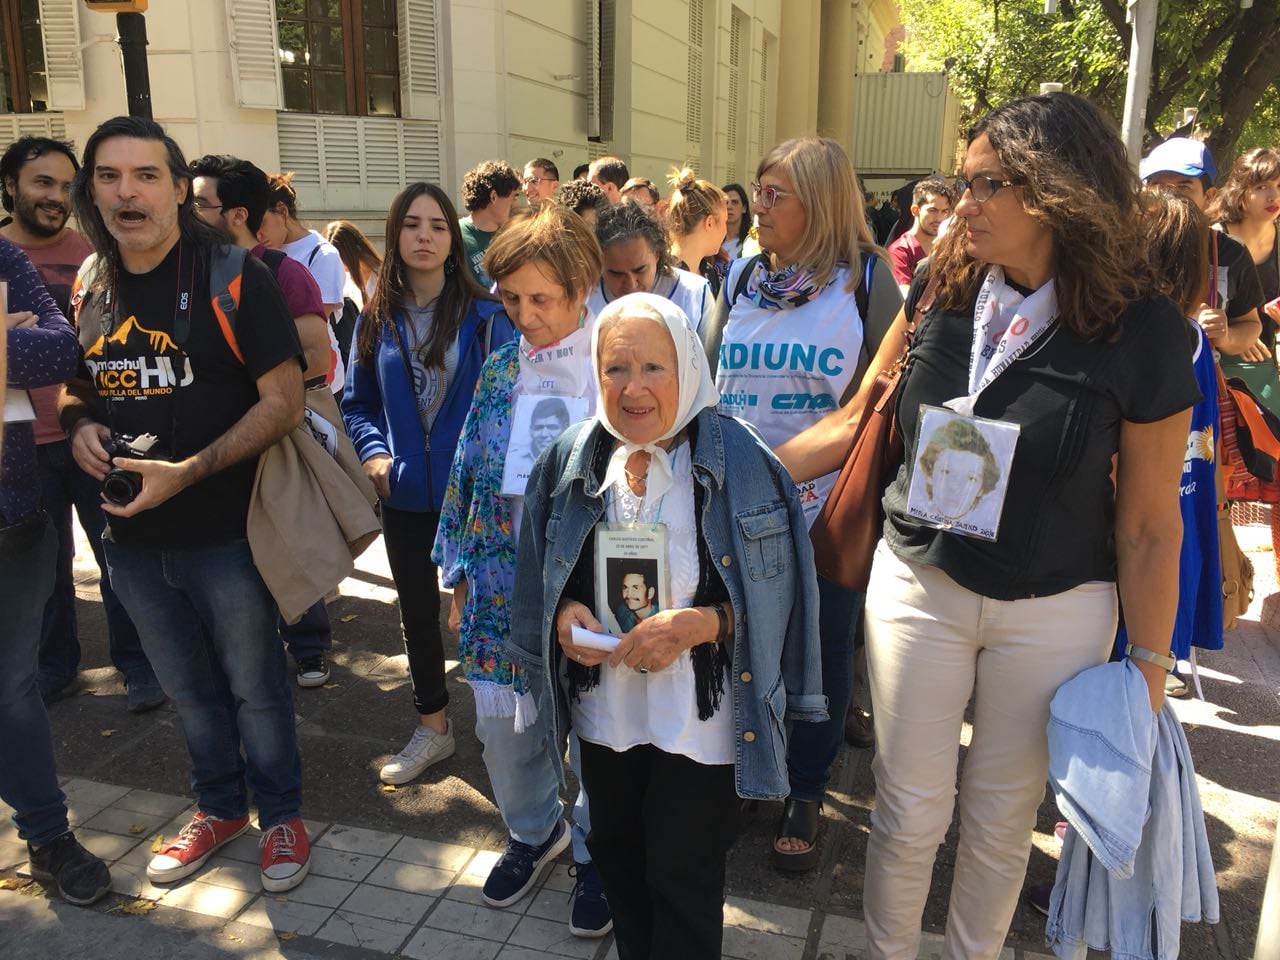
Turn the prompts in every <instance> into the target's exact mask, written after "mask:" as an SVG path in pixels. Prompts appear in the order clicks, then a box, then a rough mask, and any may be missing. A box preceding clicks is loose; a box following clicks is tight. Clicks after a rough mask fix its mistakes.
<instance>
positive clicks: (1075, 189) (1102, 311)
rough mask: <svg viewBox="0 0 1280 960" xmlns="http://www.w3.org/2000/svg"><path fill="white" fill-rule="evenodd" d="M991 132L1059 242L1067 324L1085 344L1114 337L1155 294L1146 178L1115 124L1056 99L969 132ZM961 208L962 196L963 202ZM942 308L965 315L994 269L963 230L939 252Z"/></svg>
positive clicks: (1057, 275)
mask: <svg viewBox="0 0 1280 960" xmlns="http://www.w3.org/2000/svg"><path fill="white" fill-rule="evenodd" d="M983 134H986V136H987V139H988V140H990V141H991V148H992V149H993V150H994V151H995V152H996V155H997V156H998V157H999V158H1000V164H1001V166H1003V167H1004V170H1005V175H1006V177H1007V178H1008V179H1010V180H1015V181H1017V182H1018V183H1019V184H1020V189H1021V191H1022V205H1023V207H1024V208H1025V209H1026V211H1027V213H1029V214H1030V215H1031V216H1032V218H1034V219H1035V220H1036V221H1037V222H1038V223H1040V224H1041V225H1042V226H1044V227H1046V228H1047V229H1048V230H1049V232H1050V233H1051V235H1052V237H1053V279H1054V282H1055V284H1056V287H1057V295H1058V308H1059V317H1060V319H1061V322H1062V324H1063V326H1065V327H1066V328H1067V329H1068V330H1070V331H1071V332H1072V333H1074V334H1076V335H1077V336H1079V337H1081V338H1083V339H1085V340H1099V339H1107V338H1109V337H1112V336H1114V335H1115V333H1116V331H1117V324H1118V323H1119V319H1120V314H1121V312H1122V311H1123V310H1124V309H1125V307H1126V306H1127V305H1128V304H1129V302H1130V301H1132V300H1133V299H1135V297H1137V296H1139V295H1141V294H1143V293H1146V292H1149V291H1150V290H1151V281H1150V274H1149V271H1148V268H1147V265H1146V261H1145V258H1144V257H1143V255H1142V247H1141V240H1140V230H1141V219H1140V208H1139V203H1138V178H1137V176H1136V175H1135V174H1134V172H1133V170H1132V168H1131V167H1130V166H1129V161H1128V158H1127V157H1126V155H1125V149H1124V145H1123V144H1122V143H1121V142H1120V137H1119V136H1118V135H1117V134H1116V131H1115V128H1114V126H1113V125H1112V122H1111V120H1109V119H1108V117H1107V116H1106V114H1104V113H1103V112H1102V111H1101V110H1100V109H1098V108H1097V107H1095V106H1094V105H1093V104H1091V103H1090V102H1089V101H1088V100H1085V99H1084V98H1083V97H1077V96H1075V95H1074V94H1070V93H1050V94H1042V95H1040V96H1035V97H1021V98H1019V99H1017V100H1011V101H1009V102H1008V103H1006V104H1003V105H1001V106H999V107H997V108H996V109H994V110H992V111H991V112H990V113H988V114H987V115H986V116H985V117H983V118H982V119H981V120H979V121H978V123H977V124H976V125H975V126H974V127H973V128H972V129H971V130H970V131H969V143H973V141H974V140H976V139H978V137H980V136H982V135H983ZM956 202H957V203H959V202H960V198H959V197H957V198H956ZM930 264H931V266H930V272H931V273H934V274H936V275H937V276H938V280H939V283H938V296H937V304H938V306H940V307H942V308H944V309H952V310H960V309H965V308H966V307H968V306H969V305H970V304H972V303H973V300H974V297H976V296H977V292H978V287H979V286H980V285H981V284H982V280H983V278H984V277H985V276H986V273H987V268H988V267H989V266H991V265H990V264H988V263H983V262H982V261H980V260H975V259H974V258H972V257H970V256H969V254H968V252H967V251H966V250H965V231H964V229H963V227H961V226H958V225H957V227H956V228H955V229H951V230H948V231H947V232H946V234H944V235H943V236H942V237H941V238H940V239H939V240H938V242H937V243H936V244H935V245H934V248H933V256H932V257H931V258H930Z"/></svg>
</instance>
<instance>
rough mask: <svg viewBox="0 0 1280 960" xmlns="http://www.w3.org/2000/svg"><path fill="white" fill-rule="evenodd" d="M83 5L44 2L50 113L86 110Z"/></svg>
mask: <svg viewBox="0 0 1280 960" xmlns="http://www.w3.org/2000/svg"><path fill="white" fill-rule="evenodd" d="M79 6H80V4H79V3H78V2H77V0H40V33H41V37H42V39H43V41H44V63H45V70H46V71H47V73H48V83H49V100H48V103H49V109H50V110H83V109H84V64H83V62H82V61H81V59H80V11H79V9H78V8H79Z"/></svg>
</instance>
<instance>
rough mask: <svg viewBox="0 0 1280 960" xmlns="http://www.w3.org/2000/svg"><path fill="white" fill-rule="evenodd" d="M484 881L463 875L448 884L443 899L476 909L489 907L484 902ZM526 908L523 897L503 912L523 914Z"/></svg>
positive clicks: (527, 903) (480, 878) (527, 899)
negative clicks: (467, 904) (475, 907)
mask: <svg viewBox="0 0 1280 960" xmlns="http://www.w3.org/2000/svg"><path fill="white" fill-rule="evenodd" d="M484 881H485V878H484V877H477V876H473V875H471V874H469V873H464V874H462V876H460V877H458V879H457V880H455V881H453V883H452V884H450V886H449V889H447V890H445V892H444V895H445V898H446V899H448V900H453V901H456V902H458V903H469V904H472V905H473V906H477V907H488V906H489V905H488V904H487V903H485V902H484ZM528 906H529V898H528V897H525V898H524V899H523V900H521V901H520V902H519V903H514V904H512V905H511V906H509V907H505V908H504V910H505V911H506V912H507V913H512V914H523V913H524V912H525V909H526V908H527V907H528Z"/></svg>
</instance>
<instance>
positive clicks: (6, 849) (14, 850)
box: [0, 834, 27, 870]
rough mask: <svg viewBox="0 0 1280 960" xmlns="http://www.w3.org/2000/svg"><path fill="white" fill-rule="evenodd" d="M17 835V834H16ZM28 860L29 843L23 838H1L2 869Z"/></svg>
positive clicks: (0, 858) (0, 864)
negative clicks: (22, 839)
mask: <svg viewBox="0 0 1280 960" xmlns="http://www.w3.org/2000/svg"><path fill="white" fill-rule="evenodd" d="M15 836H16V834H15ZM26 862H27V844H26V843H25V841H21V840H0V870H8V869H9V868H10V867H16V866H18V864H20V863H26Z"/></svg>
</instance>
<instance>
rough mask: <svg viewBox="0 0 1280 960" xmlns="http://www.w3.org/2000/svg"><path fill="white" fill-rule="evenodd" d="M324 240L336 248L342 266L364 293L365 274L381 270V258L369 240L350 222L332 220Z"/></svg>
mask: <svg viewBox="0 0 1280 960" xmlns="http://www.w3.org/2000/svg"><path fill="white" fill-rule="evenodd" d="M324 236H325V239H326V240H328V241H329V242H330V243H332V244H333V245H334V246H335V247H337V248H338V256H340V257H342V265H343V266H344V267H346V268H347V273H349V274H351V279H352V280H354V281H355V283H356V286H358V287H359V288H360V291H361V293H363V292H364V286H365V281H366V279H367V277H366V273H369V274H376V273H377V272H378V271H379V270H381V269H382V258H381V257H380V256H378V251H377V250H375V249H373V244H372V243H370V242H369V238H368V237H366V236H365V235H364V233H362V232H361V230H360V228H359V227H357V226H356V225H355V224H354V223H352V222H351V221H350V220H334V221H333V222H332V223H330V224H329V225H328V226H327V227H325V228H324Z"/></svg>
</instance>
